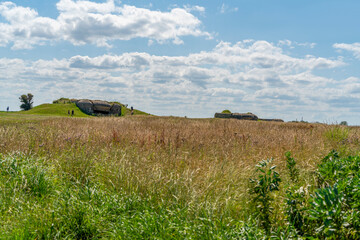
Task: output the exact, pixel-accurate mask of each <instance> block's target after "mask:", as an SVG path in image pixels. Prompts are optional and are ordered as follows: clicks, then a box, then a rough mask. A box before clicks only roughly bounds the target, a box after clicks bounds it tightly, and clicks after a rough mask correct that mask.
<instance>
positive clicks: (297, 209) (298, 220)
mask: <svg viewBox="0 0 360 240" xmlns="http://www.w3.org/2000/svg"><path fill="white" fill-rule="evenodd" d="M285 199H286V216H287V220H288V222H289V223H290V225H291V226H293V227H294V228H295V229H296V230H297V232H298V233H299V234H300V235H303V234H304V233H305V231H306V229H305V228H306V227H307V224H306V193H305V190H304V188H303V187H300V188H299V189H296V187H289V188H288V189H287V190H286V198H285Z"/></svg>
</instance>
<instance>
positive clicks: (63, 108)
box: [19, 103, 89, 117]
mask: <svg viewBox="0 0 360 240" xmlns="http://www.w3.org/2000/svg"><path fill="white" fill-rule="evenodd" d="M68 111H70V113H71V111H74V117H88V116H89V115H86V114H85V113H83V112H82V111H81V110H80V109H79V108H78V107H77V106H76V105H75V103H66V104H48V103H46V104H41V105H39V106H36V107H34V108H33V109H31V110H29V111H21V112H19V113H21V114H37V115H52V116H68Z"/></svg>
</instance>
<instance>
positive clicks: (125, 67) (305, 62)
mask: <svg viewBox="0 0 360 240" xmlns="http://www.w3.org/2000/svg"><path fill="white" fill-rule="evenodd" d="M343 64H344V63H343V62H342V60H341V59H327V58H321V57H315V56H304V57H302V58H299V57H293V56H291V55H289V54H288V53H285V52H284V51H283V50H282V48H281V47H279V46H278V45H277V44H273V43H270V42H266V41H253V40H251V41H249V40H245V41H241V42H238V43H235V44H231V43H227V42H221V43H219V44H218V45H217V46H216V47H214V49H213V50H211V51H203V52H199V53H193V54H189V55H186V56H158V55H151V54H148V53H143V52H131V53H124V54H121V55H102V56H98V57H88V56H74V57H71V58H69V59H54V60H47V61H45V60H38V61H24V60H20V59H7V58H1V59H0V76H1V77H0V86H1V90H0V94H5V92H6V93H7V94H8V93H11V94H12V95H11V96H8V95H9V94H8V95H7V96H8V97H7V99H9V98H13V99H15V101H16V100H17V98H18V95H19V94H22V93H24V92H32V93H33V94H34V95H35V96H36V103H41V102H46V101H47V102H50V101H52V100H54V99H56V98H59V97H74V98H97V99H107V100H119V101H122V102H124V103H129V104H131V105H134V106H136V107H139V108H140V109H143V110H145V111H149V112H151V113H154V114H165V115H170V114H172V115H180V116H181V115H187V116H193V117H209V116H212V115H213V114H214V112H215V111H220V110H222V109H223V108H224V107H226V108H230V109H231V110H233V111H239V112H242V111H244V112H247V111H251V112H254V113H257V114H258V115H259V116H261V117H266V118H271V117H276V118H285V120H294V119H296V118H298V119H300V118H301V117H304V119H305V120H311V118H312V117H313V116H319V114H320V115H321V116H323V118H322V119H313V120H319V121H322V120H324V119H331V118H332V117H334V116H338V115H337V114H339V113H342V114H346V113H350V111H357V110H356V106H357V102H359V100H360V97H359V96H358V95H359V94H358V92H360V79H358V78H355V77H352V78H347V79H344V80H343V81H335V80H334V79H331V78H327V77H323V76H321V75H317V74H315V73H314V72H315V71H314V70H317V69H321V68H325V69H333V68H337V67H341V66H343ZM5 83H6V84H5ZM1 101H2V102H1ZM3 101H4V100H3V99H2V100H1V99H0V106H5V105H7V104H6V103H4V102H3ZM180 105H181V106H182V107H178V106H180ZM344 106H347V108H344ZM11 108H12V109H14V107H11ZM191 109H193V112H189V111H192V110H191ZM358 111H360V109H359V110H358ZM346 120H348V121H351V119H346Z"/></svg>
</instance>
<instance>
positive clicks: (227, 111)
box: [221, 109, 231, 114]
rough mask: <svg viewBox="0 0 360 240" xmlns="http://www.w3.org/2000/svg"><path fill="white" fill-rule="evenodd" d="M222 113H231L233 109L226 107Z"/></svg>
mask: <svg viewBox="0 0 360 240" xmlns="http://www.w3.org/2000/svg"><path fill="white" fill-rule="evenodd" d="M221 113H229V114H230V113H231V111H230V110H227V109H226V110H223V111H222V112H221Z"/></svg>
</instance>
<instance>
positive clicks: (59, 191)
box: [0, 152, 360, 239]
mask: <svg viewBox="0 0 360 240" xmlns="http://www.w3.org/2000/svg"><path fill="white" fill-rule="evenodd" d="M286 157H287V160H288V163H289V164H290V165H288V170H289V174H290V176H291V174H292V175H293V176H298V175H297V171H295V169H296V161H295V159H294V158H291V156H290V154H289V153H287V155H286ZM67 164H71V163H67ZM270 164H271V161H261V162H260V164H258V165H257V166H256V170H257V171H256V175H255V176H254V178H253V179H252V183H253V184H252V185H250V192H252V193H253V196H254V201H253V202H254V204H255V205H256V207H255V208H254V210H253V211H254V212H253V213H252V214H251V215H250V216H249V217H248V219H246V220H245V221H240V220H239V219H237V218H236V215H231V214H227V213H225V212H222V211H221V210H220V211H219V209H217V210H215V209H213V208H211V207H206V206H207V205H203V206H202V207H200V208H197V207H194V206H192V205H189V204H188V203H186V202H183V201H180V200H179V201H177V200H172V201H167V200H164V199H163V200H162V201H159V199H158V198H156V197H154V196H153V197H152V196H151V195H147V196H142V195H140V194H139V193H138V192H136V191H132V192H129V191H125V190H122V189H116V188H111V187H109V186H107V187H105V185H102V184H101V183H100V182H99V181H96V180H95V179H93V178H92V177H84V176H83V175H81V176H79V178H74V177H71V176H69V175H68V172H64V171H62V170H61V169H62V168H61V167H60V168H59V166H56V165H52V164H51V163H50V162H49V161H46V159H42V158H40V157H34V156H26V155H24V154H20V153H16V154H10V155H0V238H1V239H3V238H7V239H109V238H110V239H269V238H271V239H357V238H358V236H359V234H360V173H359V170H360V157H359V156H348V157H340V156H339V155H338V154H337V153H336V152H331V153H330V154H329V155H328V156H326V157H325V158H324V159H323V160H322V162H321V164H320V165H319V168H318V170H317V172H316V174H317V177H316V178H317V182H318V183H317V186H313V187H309V186H301V184H300V182H301V181H290V183H288V184H287V185H285V186H283V185H281V184H280V182H281V177H282V176H280V175H279V174H278V173H277V172H275V166H271V165H270ZM294 173H296V174H295V175H294ZM283 177H285V176H283ZM278 190H280V191H278ZM281 190H285V192H286V196H285V199H284V198H283V197H282V196H281V194H280V193H281ZM275 205H277V208H280V209H282V210H281V211H277V213H279V212H280V213H284V214H285V215H286V216H284V218H283V219H285V222H280V223H279V222H276V221H274V217H273V212H272V209H273V208H274V206H275ZM276 218H277V219H278V218H279V216H277V217H276ZM280 218H281V216H280ZM266 221H267V222H266Z"/></svg>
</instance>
